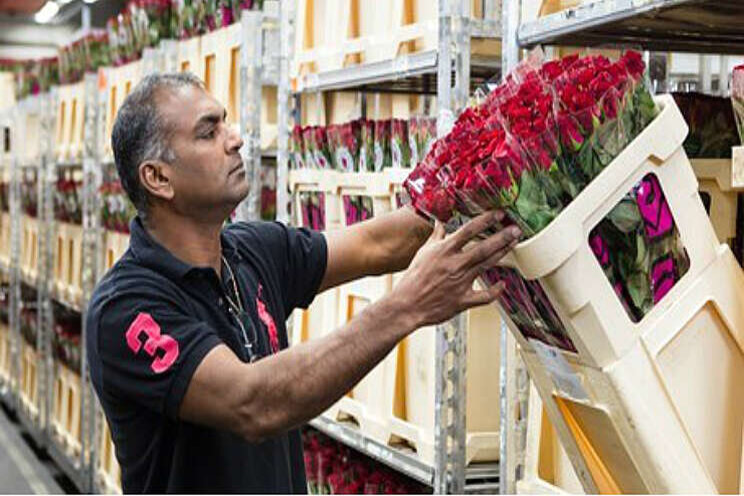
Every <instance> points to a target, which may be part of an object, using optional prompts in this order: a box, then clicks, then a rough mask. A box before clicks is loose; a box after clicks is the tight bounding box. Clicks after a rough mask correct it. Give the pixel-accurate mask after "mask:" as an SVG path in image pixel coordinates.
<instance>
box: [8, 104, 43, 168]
mask: <svg viewBox="0 0 744 496" xmlns="http://www.w3.org/2000/svg"><path fill="white" fill-rule="evenodd" d="M24 120H25V123H24V124H25V129H24V133H25V136H41V120H40V118H39V114H38V112H29V113H27V114H25V116H24ZM39 141H40V140H38V139H24V140H23V142H22V143H16V144H15V145H14V146H16V147H18V148H19V149H20V151H21V153H20V155H21V157H23V160H24V162H26V163H33V162H38V161H39V157H40V156H41V152H40V148H39Z"/></svg>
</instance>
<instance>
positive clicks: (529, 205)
mask: <svg viewBox="0 0 744 496" xmlns="http://www.w3.org/2000/svg"><path fill="white" fill-rule="evenodd" d="M514 206H515V207H516V209H517V212H518V213H519V216H520V217H522V218H523V219H524V220H525V222H527V224H529V225H530V226H531V227H532V228H533V229H534V230H535V232H539V231H540V230H542V229H543V228H545V227H546V226H547V225H548V224H550V221H552V220H553V219H554V218H555V216H556V215H557V213H558V211H557V210H555V211H554V210H553V209H552V208H551V207H550V205H548V200H547V196H546V195H545V191H544V190H543V189H542V188H541V187H540V184H539V183H538V181H537V180H535V178H534V177H532V174H531V173H529V172H525V173H523V174H522V177H521V179H520V184H519V197H518V198H517V201H516V203H515V205H514Z"/></svg>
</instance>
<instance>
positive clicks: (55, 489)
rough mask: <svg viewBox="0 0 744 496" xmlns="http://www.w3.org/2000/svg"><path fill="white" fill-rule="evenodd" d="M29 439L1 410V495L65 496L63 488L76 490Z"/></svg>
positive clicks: (2, 409) (3, 409) (0, 409)
mask: <svg viewBox="0 0 744 496" xmlns="http://www.w3.org/2000/svg"><path fill="white" fill-rule="evenodd" d="M26 439H27V438H26V437H25V436H23V435H22V431H21V429H20V426H19V424H18V423H17V422H15V421H14V420H13V419H12V418H11V416H10V415H9V414H8V412H7V411H6V410H5V408H0V494H65V492H66V491H65V489H63V486H64V487H65V488H69V489H74V488H73V487H72V485H71V484H70V483H69V482H68V481H66V480H64V479H62V477H61V475H60V472H59V470H58V469H57V468H56V466H55V465H54V463H53V462H52V461H51V460H50V459H49V458H48V457H46V456H44V455H43V454H39V453H38V452H37V451H35V450H34V449H33V448H32V447H31V445H30V444H29V442H27V441H26ZM55 479H60V482H57V480H55Z"/></svg>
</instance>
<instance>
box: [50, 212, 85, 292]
mask: <svg viewBox="0 0 744 496" xmlns="http://www.w3.org/2000/svg"><path fill="white" fill-rule="evenodd" d="M82 258H83V228H82V226H80V225H77V224H70V223H66V222H60V223H58V224H57V235H56V242H55V246H54V285H55V289H56V290H57V293H58V294H60V295H63V296H64V297H65V298H66V299H68V300H69V301H71V302H73V303H76V304H79V303H80V300H81V298H82V277H83V269H82Z"/></svg>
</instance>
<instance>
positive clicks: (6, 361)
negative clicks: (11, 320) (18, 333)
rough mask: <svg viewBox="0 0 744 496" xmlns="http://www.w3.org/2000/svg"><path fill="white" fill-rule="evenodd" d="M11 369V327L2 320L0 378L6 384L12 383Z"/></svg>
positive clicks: (0, 327) (0, 331)
mask: <svg viewBox="0 0 744 496" xmlns="http://www.w3.org/2000/svg"><path fill="white" fill-rule="evenodd" d="M10 370H11V357H10V329H8V325H7V324H5V323H2V322H0V380H1V381H2V382H3V383H5V384H8V383H10V378H11V377H10Z"/></svg>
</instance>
